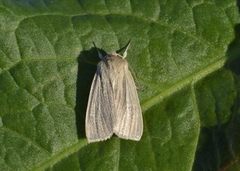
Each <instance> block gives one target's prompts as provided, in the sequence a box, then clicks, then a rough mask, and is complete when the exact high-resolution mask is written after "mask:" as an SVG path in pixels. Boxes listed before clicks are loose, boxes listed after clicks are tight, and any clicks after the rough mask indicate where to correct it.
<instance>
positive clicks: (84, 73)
mask: <svg viewBox="0 0 240 171" xmlns="http://www.w3.org/2000/svg"><path fill="white" fill-rule="evenodd" d="M99 51H100V52H102V53H103V54H105V52H104V51H103V50H101V49H99ZM98 62H99V58H98V54H97V50H96V48H91V49H90V50H84V51H82V52H81V53H80V55H79V57H78V73H77V83H76V107H75V113H76V125H77V133H78V137H79V138H85V137H86V135H85V116H86V109H87V103H88V96H89V93H90V89H91V84H92V80H93V77H94V74H95V72H96V69H97V63H98Z"/></svg>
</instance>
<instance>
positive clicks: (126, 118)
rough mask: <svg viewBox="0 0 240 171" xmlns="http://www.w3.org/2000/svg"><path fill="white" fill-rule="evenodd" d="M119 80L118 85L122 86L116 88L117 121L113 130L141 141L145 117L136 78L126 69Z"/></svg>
mask: <svg viewBox="0 0 240 171" xmlns="http://www.w3.org/2000/svg"><path fill="white" fill-rule="evenodd" d="M118 81H119V82H118V84H116V85H119V86H121V87H116V89H114V95H115V96H114V98H115V107H116V108H115V110H116V122H114V128H113V132H114V133H115V134H116V135H117V136H118V137H120V138H124V139H130V140H136V141H139V140H140V138H141V136H142V133H143V119H142V111H141V106H140V102H139V99H138V94H137V90H136V86H135V83H134V79H133V77H132V75H131V73H130V71H129V70H128V69H125V71H124V75H123V77H122V79H121V78H120V79H118Z"/></svg>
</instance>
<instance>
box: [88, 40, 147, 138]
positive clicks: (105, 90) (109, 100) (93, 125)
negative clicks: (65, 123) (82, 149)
mask: <svg viewBox="0 0 240 171" xmlns="http://www.w3.org/2000/svg"><path fill="white" fill-rule="evenodd" d="M129 44H130V41H129V42H128V44H127V45H126V46H125V47H123V48H122V49H120V50H119V51H116V52H113V53H111V54H107V55H106V56H103V55H102V54H101V53H100V51H99V50H98V49H97V48H96V46H95V44H94V46H95V48H96V49H97V50H98V56H99V58H100V59H101V61H100V62H99V63H98V65H97V71H96V73H95V76H94V78H93V81H92V85H91V91H90V94H89V99H88V106H87V112H86V120H85V129H86V137H87V140H88V142H89V143H90V142H96V141H103V140H106V139H108V138H110V137H111V136H112V135H113V134H116V135H117V136H118V137H120V138H124V139H129V140H135V141H139V140H140V138H141V136H142V133H143V119H142V111H141V106H140V103H139V99H138V94H137V90H136V86H135V83H134V79H133V77H132V74H131V73H130V71H129V69H128V63H127V61H126V60H125V57H126V56H127V50H128V47H129ZM120 51H124V53H123V55H120V54H119V52H120Z"/></svg>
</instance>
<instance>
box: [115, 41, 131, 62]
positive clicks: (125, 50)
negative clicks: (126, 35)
mask: <svg viewBox="0 0 240 171" xmlns="http://www.w3.org/2000/svg"><path fill="white" fill-rule="evenodd" d="M130 42H131V40H129V41H128V43H127V44H126V45H125V46H124V47H123V48H121V49H119V50H117V51H116V52H117V53H121V52H123V55H122V57H123V58H126V57H127V51H128V48H129V46H130Z"/></svg>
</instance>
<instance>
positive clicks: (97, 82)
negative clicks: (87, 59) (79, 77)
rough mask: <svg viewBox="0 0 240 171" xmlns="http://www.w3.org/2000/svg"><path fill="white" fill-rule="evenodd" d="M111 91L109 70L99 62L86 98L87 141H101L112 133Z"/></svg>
mask: <svg viewBox="0 0 240 171" xmlns="http://www.w3.org/2000/svg"><path fill="white" fill-rule="evenodd" d="M112 102H113V91H112V87H111V84H110V78H109V71H108V68H107V66H106V64H105V63H104V62H100V63H99V64H98V67H97V71H96V73H95V76H94V79H93V82H92V85H91V91H90V94H89V99H88V106H87V112H86V120H85V122H86V123H85V129H86V137H87V139H88V142H95V141H102V140H106V139H108V138H110V137H111V135H112V134H113V119H112V113H113V112H112V111H113V104H112Z"/></svg>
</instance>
